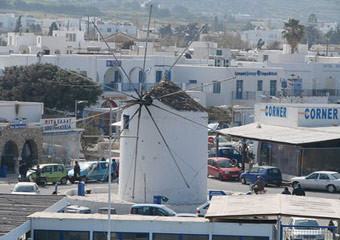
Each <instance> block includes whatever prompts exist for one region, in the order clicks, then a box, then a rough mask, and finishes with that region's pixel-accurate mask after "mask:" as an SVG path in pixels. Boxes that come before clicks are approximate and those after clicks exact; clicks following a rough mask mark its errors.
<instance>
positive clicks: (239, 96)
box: [236, 80, 243, 99]
mask: <svg viewBox="0 0 340 240" xmlns="http://www.w3.org/2000/svg"><path fill="white" fill-rule="evenodd" d="M242 95H243V80H236V99H242V97H243V96H242Z"/></svg>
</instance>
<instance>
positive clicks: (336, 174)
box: [332, 173, 340, 179]
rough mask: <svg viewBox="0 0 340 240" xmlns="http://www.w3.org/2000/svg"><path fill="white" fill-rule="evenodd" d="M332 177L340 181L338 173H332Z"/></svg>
mask: <svg viewBox="0 0 340 240" xmlns="http://www.w3.org/2000/svg"><path fill="white" fill-rule="evenodd" d="M332 176H333V177H334V178H335V179H340V173H334V174H332Z"/></svg>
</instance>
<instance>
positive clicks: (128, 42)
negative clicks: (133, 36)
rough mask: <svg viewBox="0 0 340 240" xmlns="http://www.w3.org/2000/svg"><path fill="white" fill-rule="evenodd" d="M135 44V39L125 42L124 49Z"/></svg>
mask: <svg viewBox="0 0 340 240" xmlns="http://www.w3.org/2000/svg"><path fill="white" fill-rule="evenodd" d="M134 44H135V43H134V42H133V41H127V42H124V43H123V45H122V49H130V47H131V46H132V45H134Z"/></svg>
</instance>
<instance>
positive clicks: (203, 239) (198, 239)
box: [182, 234, 209, 240]
mask: <svg viewBox="0 0 340 240" xmlns="http://www.w3.org/2000/svg"><path fill="white" fill-rule="evenodd" d="M182 240H209V236H208V235H196V234H195V235H194V234H190V235H189V234H183V235H182Z"/></svg>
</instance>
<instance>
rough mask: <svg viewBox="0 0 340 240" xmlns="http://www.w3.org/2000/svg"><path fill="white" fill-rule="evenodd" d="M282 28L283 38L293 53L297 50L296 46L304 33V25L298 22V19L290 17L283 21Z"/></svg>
mask: <svg viewBox="0 0 340 240" xmlns="http://www.w3.org/2000/svg"><path fill="white" fill-rule="evenodd" d="M283 29H284V31H283V32H282V34H283V38H284V39H285V40H286V41H287V43H288V44H289V45H290V47H291V50H290V51H291V53H292V54H293V53H294V52H296V51H297V47H298V45H299V43H300V42H301V40H302V39H303V37H304V35H305V26H303V25H301V24H299V20H296V19H294V18H290V19H288V22H284V27H283Z"/></svg>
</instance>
